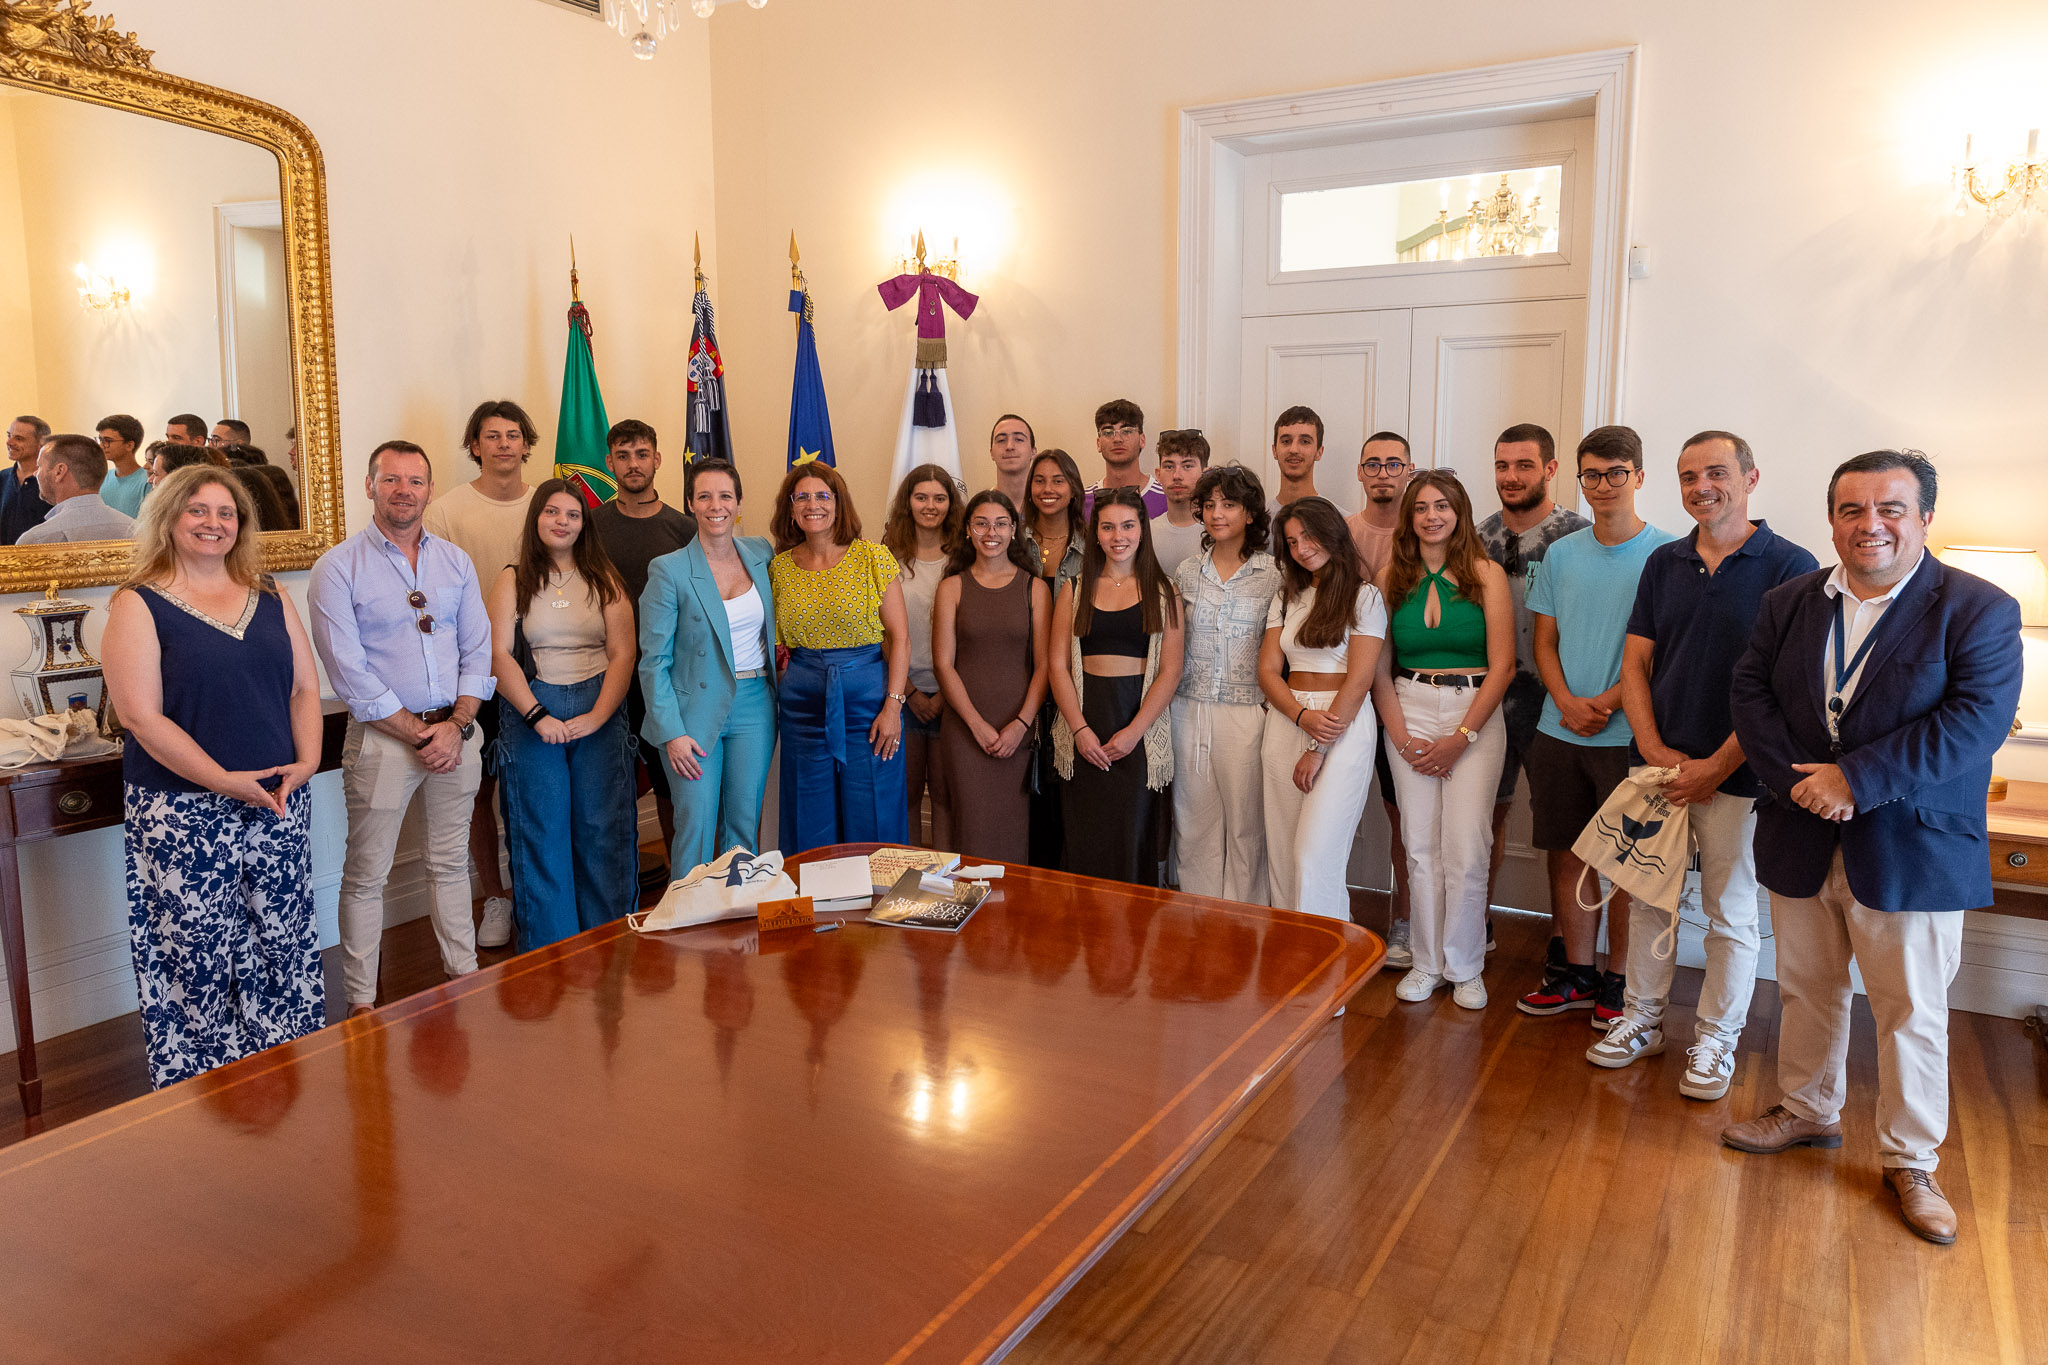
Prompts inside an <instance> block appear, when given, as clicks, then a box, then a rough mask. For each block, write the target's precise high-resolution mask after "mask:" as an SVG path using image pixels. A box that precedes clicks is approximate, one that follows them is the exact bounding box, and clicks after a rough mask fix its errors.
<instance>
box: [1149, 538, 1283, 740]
mask: <svg viewBox="0 0 2048 1365" xmlns="http://www.w3.org/2000/svg"><path fill="white" fill-rule="evenodd" d="M1214 553H1215V552H1214V551H1213V550H1204V551H1202V552H1201V554H1200V555H1199V556H1190V557H1189V558H1187V559H1183V560H1182V561H1181V562H1180V572H1179V573H1177V574H1176V575H1175V576H1174V580H1175V581H1174V586H1176V587H1178V588H1179V589H1180V597H1181V609H1182V610H1183V611H1185V612H1186V613H1187V619H1186V629H1187V653H1186V655H1185V659H1186V663H1185V664H1184V666H1183V667H1182V669H1181V675H1180V688H1179V689H1178V692H1177V695H1179V696H1181V697H1185V698H1186V699H1188V700H1189V701H1213V702H1222V703H1224V704H1225V705H1227V706H1257V705H1259V704H1260V703H1261V702H1263V701H1264V700H1265V699H1266V698H1265V694H1264V693H1262V692H1260V691H1259V645H1260V643H1261V642H1262V641H1263V640H1264V639H1265V638H1266V608H1267V606H1268V604H1269V603H1271V602H1272V600H1273V598H1274V596H1275V595H1276V594H1277V593H1279V591H1280V567H1279V566H1278V565H1277V564H1275V563H1274V562H1273V556H1271V555H1269V554H1267V553H1266V552H1265V551H1264V550H1255V551H1253V552H1252V553H1251V554H1250V555H1248V556H1247V557H1246V558H1245V561H1244V563H1243V564H1242V565H1240V566H1239V567H1238V570H1237V572H1236V573H1234V574H1232V575H1231V576H1230V581H1229V582H1227V583H1226V582H1224V581H1223V580H1222V579H1221V578H1219V577H1217V574H1216V566H1215V563H1214V562H1213V559H1212V556H1213V555H1214Z"/></svg>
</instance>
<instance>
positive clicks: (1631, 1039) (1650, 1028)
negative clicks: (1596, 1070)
mask: <svg viewBox="0 0 2048 1365" xmlns="http://www.w3.org/2000/svg"><path fill="white" fill-rule="evenodd" d="M1663 1050H1664V1030H1663V1029H1661V1028H1658V1027H1657V1026H1656V1025H1655V1024H1653V1023H1651V1022H1649V1021H1648V1020H1647V1019H1639V1018H1637V1017H1636V1016H1635V1015H1633V1014H1624V1015H1622V1016H1621V1018H1619V1019H1617V1020H1615V1021H1614V1022H1613V1023H1612V1024H1610V1025H1608V1027H1607V1033H1606V1036H1605V1037H1603V1038H1601V1040H1600V1041H1599V1042H1597V1043H1595V1044H1593V1046H1591V1047H1589V1048H1587V1049H1586V1060H1587V1061H1589V1062H1591V1063H1592V1064H1593V1065H1594V1066H1605V1067H1622V1066H1627V1065H1628V1064H1629V1063H1630V1062H1633V1061H1635V1060H1636V1059H1637V1058H1638V1057H1654V1056H1656V1055H1657V1054H1658V1053H1660V1052H1662V1051H1663Z"/></svg>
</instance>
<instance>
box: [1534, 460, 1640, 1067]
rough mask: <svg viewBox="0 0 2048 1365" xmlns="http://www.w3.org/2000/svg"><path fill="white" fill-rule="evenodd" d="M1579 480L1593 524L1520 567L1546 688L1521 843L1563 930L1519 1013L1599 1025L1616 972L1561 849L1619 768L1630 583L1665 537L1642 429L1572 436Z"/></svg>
mask: <svg viewBox="0 0 2048 1365" xmlns="http://www.w3.org/2000/svg"><path fill="white" fill-rule="evenodd" d="M1578 474H1579V488H1580V490H1581V491H1582V492H1583V493H1584V495H1585V499H1586V506H1587V508H1588V509H1589V510H1590V511H1591V512H1592V514H1593V524H1592V525H1591V526H1588V527H1586V528H1585V529H1584V530H1581V531H1574V532H1572V533H1571V534H1570V535H1568V536H1566V537H1564V538H1563V539H1561V540H1559V541H1558V542H1557V543H1556V544H1554V545H1552V546H1551V547H1550V549H1549V551H1548V552H1547V553H1545V555H1544V556H1543V560H1542V562H1541V563H1538V564H1532V565H1530V567H1529V574H1530V580H1529V597H1528V601H1529V611H1530V612H1531V614H1532V615H1533V616H1534V618H1535V623H1536V672H1537V674H1538V676H1540V677H1541V678H1542V679H1543V689H1544V691H1545V692H1546V693H1547V694H1548V695H1547V696H1546V697H1545V699H1544V702H1543V716H1542V718H1541V719H1540V720H1538V721H1537V722H1536V738H1535V739H1534V740H1532V741H1531V742H1530V745H1529V753H1528V757H1527V759H1526V760H1525V762H1526V765H1527V769H1528V773H1529V812H1530V816H1531V821H1530V838H1529V842H1530V843H1532V844H1534V845H1535V846H1536V847H1537V848H1540V849H1543V850H1544V851H1545V852H1546V853H1547V854H1548V861H1549V865H1550V911H1551V915H1552V916H1553V918H1554V919H1555V921H1556V924H1557V926H1558V929H1559V931H1560V932H1561V933H1562V934H1563V935H1564V947H1565V959H1566V960H1565V965H1564V966H1563V967H1561V968H1560V967H1556V966H1551V967H1549V968H1548V969H1547V971H1546V979H1545V980H1544V982H1543V984H1542V985H1541V986H1538V987H1537V988H1536V989H1535V990H1533V991H1531V992H1530V993H1529V994H1527V995H1525V996H1523V997H1522V999H1521V1001H1520V1002H1519V1008H1520V1009H1521V1010H1522V1012H1523V1013H1525V1014H1560V1013H1562V1012H1564V1011H1565V1010H1580V1009H1590V1010H1592V1011H1593V1020H1592V1023H1593V1027H1594V1028H1596V1029H1600V1030H1602V1031H1604V1030H1605V1029H1606V1028H1607V1026H1608V1025H1609V1024H1612V1023H1613V1022H1614V1021H1615V1020H1616V1019H1619V1018H1620V1017H1621V1013H1622V1008H1623V995H1624V991H1625V978H1624V974H1623V973H1622V972H1618V971H1611V970H1610V971H1608V972H1606V973H1604V974H1603V973H1602V972H1601V971H1600V969H1599V968H1598V967H1597V966H1596V965H1594V961H1593V956H1594V944H1595V942H1597V940H1598V938H1599V934H1600V912H1599V911H1598V910H1592V911H1587V910H1581V909H1580V908H1579V900H1578V895H1579V893H1578V886H1579V880H1580V875H1581V873H1582V872H1583V871H1584V870H1585V864H1584V863H1582V862H1581V861H1580V860H1579V858H1578V855H1576V854H1574V853H1573V852H1572V845H1573V844H1574V843H1575V842H1577V840H1578V837H1579V833H1580V831H1581V830H1583V829H1585V827H1586V826H1587V824H1589V823H1590V822H1591V821H1592V819H1593V817H1594V816H1595V815H1596V814H1598V813H1599V810H1600V807H1601V806H1602V805H1603V804H1604V803H1605V802H1606V800H1607V798H1608V797H1609V796H1611V795H1612V794H1613V792H1614V789H1615V788H1616V787H1617V786H1619V785H1620V784H1621V782H1622V780H1623V779H1624V778H1626V777H1627V776H1628V769H1629V761H1628V754H1629V747H1628V746H1629V740H1630V739H1631V737H1632V736H1631V735H1630V732H1629V726H1628V716H1627V714H1626V713H1624V712H1623V710H1622V707H1621V655H1622V647H1623V644H1624V642H1625V641H1626V640H1627V638H1628V618H1629V613H1630V612H1631V611H1632V610H1633V609H1634V607H1635V600H1636V581H1637V580H1638V579H1639V578H1641V577H1642V573H1643V564H1644V561H1646V560H1648V559H1649V557H1650V551H1652V550H1654V549H1656V548H1657V547H1658V546H1659V545H1662V544H1665V543H1666V542H1668V541H1670V540H1673V539H1675V537H1673V536H1672V535H1671V534H1670V533H1669V532H1668V531H1660V530H1658V529H1657V528H1656V527H1654V526H1652V525H1650V524H1649V523H1647V522H1645V521H1644V520H1643V519H1642V518H1641V517H1639V516H1637V515H1636V490H1637V489H1639V488H1641V487H1642V486H1643V442H1642V438H1641V437H1639V436H1637V435H1636V433H1635V432H1634V431H1633V430H1631V429H1630V428H1628V427H1621V426H1612V427H1596V428H1595V429H1594V430H1592V431H1589V432H1587V433H1586V438H1585V439H1584V440H1583V441H1580V442H1579V450H1578ZM1628 915H1629V899H1628V895H1627V893H1626V892H1624V891H1622V890H1621V889H1620V888H1619V887H1617V888H1615V891H1614V898H1613V900H1612V901H1610V902H1609V904H1608V923H1607V960H1608V962H1609V963H1610V964H1613V965H1617V966H1618V965H1621V964H1625V963H1626V962H1627V961H1628Z"/></svg>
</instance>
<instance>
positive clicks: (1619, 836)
mask: <svg viewBox="0 0 2048 1365" xmlns="http://www.w3.org/2000/svg"><path fill="white" fill-rule="evenodd" d="M1677 776H1678V769H1676V768H1644V769H1641V770H1640V771H1638V772H1633V773H1630V774H1629V775H1628V776H1627V777H1625V778H1623V779H1622V781H1621V784H1620V785H1619V786H1617V787H1616V788H1615V789H1614V791H1613V792H1612V793H1610V794H1609V795H1608V798H1607V800H1606V801H1605V803H1603V804H1602V805H1601V807H1600V810H1599V813H1598V814H1596V815H1595V816H1594V817H1593V820H1592V823H1590V824H1588V825H1587V826H1586V827H1585V828H1584V829H1583V830H1581V831H1579V837H1578V840H1577V841H1576V842H1575V843H1573V844H1572V852H1573V853H1574V854H1576V855H1577V856H1578V858H1579V860H1580V861H1581V862H1583V863H1585V865H1586V870H1585V871H1584V872H1582V873H1580V874H1579V885H1578V890H1577V900H1578V902H1579V908H1580V909H1582V910H1603V909H1605V908H1606V906H1607V902H1608V901H1609V900H1611V899H1612V898H1613V895H1614V893H1613V892H1612V891H1610V892H1608V893H1607V895H1605V896H1602V897H1601V898H1600V899H1599V900H1596V901H1590V902H1589V901H1587V900H1586V878H1587V877H1588V876H1593V875H1598V876H1602V877H1605V878H1607V880H1608V881H1609V882H1611V883H1612V884H1613V885H1614V887H1615V888H1616V889H1618V890H1622V891H1626V892H1628V893H1629V895H1631V896H1634V897H1635V898H1636V899H1637V900H1639V901H1642V902H1643V903H1644V904H1645V905H1654V906H1655V907H1657V908H1658V909H1659V910H1662V911H1665V912H1666V913H1667V914H1669V915H1670V917H1671V923H1670V924H1669V925H1668V926H1667V927H1666V928H1665V930H1664V932H1663V933H1661V934H1659V935H1657V942H1656V944H1655V948H1654V951H1655V952H1656V954H1657V956H1658V957H1670V956H1671V954H1672V952H1673V950H1674V948H1675V947H1676V944H1677V941H1678V902H1679V898H1680V897H1681V896H1683V895H1684V894H1685V870H1686V867H1687V865H1688V864H1689V863H1690V862H1691V861H1692V829H1691V817H1690V816H1689V814H1688V813H1687V811H1686V808H1685V807H1684V806H1674V805H1672V804H1671V803H1670V802H1669V801H1667V800H1665V799H1664V791H1663V789H1664V786H1665V784H1667V783H1669V782H1670V781H1671V780H1672V779H1673V778H1675V777H1677ZM1596 887H1597V884H1596Z"/></svg>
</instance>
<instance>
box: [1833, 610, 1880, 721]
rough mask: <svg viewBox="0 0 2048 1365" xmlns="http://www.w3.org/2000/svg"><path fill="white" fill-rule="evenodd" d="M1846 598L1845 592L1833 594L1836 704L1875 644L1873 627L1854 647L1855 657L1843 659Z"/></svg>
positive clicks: (1846, 633) (1846, 647) (1846, 638)
mask: <svg viewBox="0 0 2048 1365" xmlns="http://www.w3.org/2000/svg"><path fill="white" fill-rule="evenodd" d="M1846 596H1848V594H1847V593H1846V592H1839V593H1836V594H1835V695H1834V698H1833V700H1834V701H1836V702H1838V703H1839V702H1840V701H1841V698H1842V691H1843V689H1844V688H1846V687H1848V685H1849V679H1851V678H1853V677H1855V676H1856V670H1857V669H1859V668H1861V667H1863V660H1864V659H1865V658H1867V657H1868V656H1869V654H1870V647H1871V646H1872V645H1874V644H1876V643H1877V626H1876V625H1873V626H1871V628H1870V631H1869V633H1868V634H1866V635H1865V636H1864V637H1863V643H1862V644H1860V645H1858V646H1857V647H1856V654H1855V657H1853V658H1847V659H1845V657H1844V656H1846V655H1847V654H1848V652H1849V631H1848V627H1847V626H1846V625H1844V624H1843V612H1842V599H1843V598H1844V597H1846ZM1879 619H1880V623H1882V618H1879ZM1836 709H1839V708H1836Z"/></svg>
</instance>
